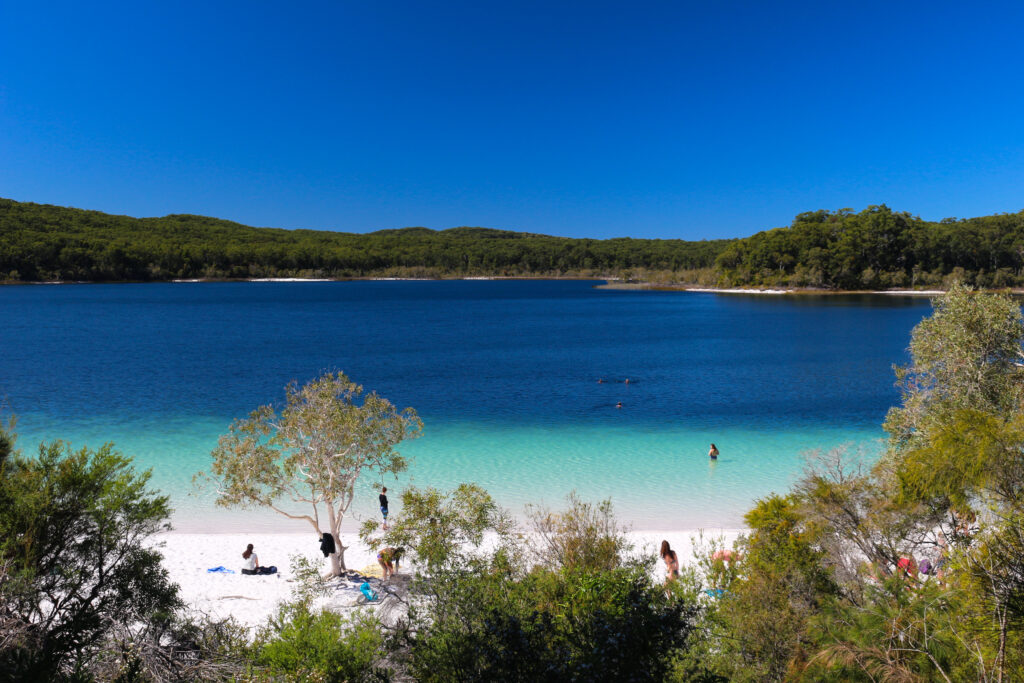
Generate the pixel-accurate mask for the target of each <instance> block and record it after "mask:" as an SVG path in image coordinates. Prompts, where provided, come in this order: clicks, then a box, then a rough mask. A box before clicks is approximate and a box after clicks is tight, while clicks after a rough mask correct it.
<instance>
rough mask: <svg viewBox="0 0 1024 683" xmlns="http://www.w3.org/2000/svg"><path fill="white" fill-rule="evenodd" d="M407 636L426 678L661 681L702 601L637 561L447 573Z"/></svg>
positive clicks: (415, 667) (416, 668) (413, 664)
mask: <svg viewBox="0 0 1024 683" xmlns="http://www.w3.org/2000/svg"><path fill="white" fill-rule="evenodd" d="M439 581H440V582H441V583H440V585H439V586H438V587H437V589H436V590H437V593H436V595H437V600H436V602H434V603H433V604H432V607H431V609H429V610H428V612H427V614H425V615H423V621H422V623H421V624H419V628H418V629H417V631H416V632H415V633H414V635H411V636H409V638H410V643H409V653H410V654H409V668H410V672H411V673H412V674H413V676H414V677H415V679H416V680H420V681H452V680H460V681H493V680H503V681H565V680H569V681H577V680H578V681H582V680H595V679H601V680H621V681H661V680H664V677H665V675H666V674H667V672H668V670H669V667H670V666H671V664H672V660H673V657H674V656H675V655H676V654H677V652H678V651H679V650H681V649H683V648H684V647H685V645H686V641H687V638H688V636H689V633H690V631H691V630H692V626H691V620H692V619H693V617H694V615H695V610H694V609H693V608H692V607H691V606H690V605H688V604H687V603H684V602H683V601H681V600H677V599H675V598H673V597H670V596H668V595H667V594H666V592H665V591H664V589H663V588H662V587H660V586H655V585H652V583H651V578H650V575H649V574H648V573H647V572H645V571H643V570H642V569H639V568H617V569H612V570H603V571H583V570H568V569H563V570H558V571H553V570H549V569H537V570H535V571H533V572H530V573H529V574H527V575H526V576H523V577H521V578H515V577H513V576H512V575H510V574H507V573H503V572H500V571H491V572H479V573H459V574H455V573H452V574H447V575H445V576H444V577H440V578H439Z"/></svg>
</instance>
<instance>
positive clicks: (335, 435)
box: [197, 372, 423, 573]
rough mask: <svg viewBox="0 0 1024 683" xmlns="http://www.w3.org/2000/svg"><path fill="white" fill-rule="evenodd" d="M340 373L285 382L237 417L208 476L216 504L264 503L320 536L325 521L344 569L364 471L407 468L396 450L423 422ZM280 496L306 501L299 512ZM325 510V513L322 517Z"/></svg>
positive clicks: (336, 565)
mask: <svg viewBox="0 0 1024 683" xmlns="http://www.w3.org/2000/svg"><path fill="white" fill-rule="evenodd" d="M362 394H363V388H362V387H361V386H360V385H358V384H356V383H354V382H352V381H351V380H349V378H348V377H346V376H345V375H344V374H342V373H340V372H339V373H325V374H324V375H322V376H321V377H319V378H317V379H315V380H312V381H311V382H309V383H308V384H306V385H305V386H302V387H299V386H298V384H297V383H295V382H292V383H291V384H289V385H288V386H287V387H285V396H286V403H285V406H284V407H283V408H281V410H280V412H278V411H277V410H275V408H274V407H273V406H269V405H267V406H262V407H260V408H257V409H256V410H254V411H253V412H252V413H250V414H249V417H247V418H245V419H243V420H236V421H235V422H234V423H233V424H232V425H231V430H230V431H229V432H228V433H227V434H225V435H223V436H221V437H220V440H219V442H218V445H217V448H216V449H215V450H214V451H213V453H212V457H213V464H212V467H211V473H210V474H209V475H206V474H199V475H197V478H198V479H199V480H204V479H205V480H213V482H214V483H215V484H216V486H217V504H218V505H222V506H225V507H242V508H251V507H267V508H270V509H272V510H274V511H275V512H278V513H279V514H282V515H284V516H285V517H289V518H291V519H297V520H304V521H306V522H308V523H309V524H310V525H311V526H312V527H313V529H315V530H316V533H317V534H320V533H321V521H324V522H326V524H327V527H328V529H329V530H330V532H331V533H332V534H333V535H334V538H335V540H336V541H337V546H338V552H337V553H334V554H332V555H331V561H332V570H333V571H334V572H335V573H338V572H339V571H340V570H341V569H343V568H344V566H345V564H344V551H345V547H344V546H342V545H341V542H340V539H341V533H340V532H341V523H342V520H343V519H344V516H345V514H346V512H347V511H348V509H349V506H350V505H351V504H352V499H353V496H354V495H355V484H356V481H357V480H358V479H359V477H360V475H361V474H362V473H363V472H364V471H370V472H375V473H378V474H380V475H384V474H397V473H399V472H403V471H405V469H406V468H407V467H408V462H407V461H406V459H405V458H403V457H402V455H401V454H400V453H399V452H398V451H397V450H395V446H397V445H398V444H399V443H400V442H401V441H403V440H405V439H412V438H416V437H417V436H419V435H420V433H421V432H422V428H423V423H422V422H421V421H420V419H419V417H417V415H416V411H414V410H413V409H412V408H406V409H405V410H403V411H399V410H398V409H397V408H395V406H394V405H392V404H391V402H390V401H388V400H387V399H385V398H382V397H381V396H378V395H377V393H376V392H371V393H370V394H368V395H366V396H365V397H363V398H362V401H361V402H359V398H360V397H361V396H362ZM282 500H288V501H292V502H294V503H298V504H300V505H303V506H308V508H307V509H308V512H305V513H296V512H294V511H289V510H288V509H285V508H284V507H282ZM321 511H323V512H324V513H326V519H323V520H322V518H321V516H320V515H321Z"/></svg>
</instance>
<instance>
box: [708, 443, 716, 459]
mask: <svg viewBox="0 0 1024 683" xmlns="http://www.w3.org/2000/svg"><path fill="white" fill-rule="evenodd" d="M708 457H709V458H711V459H712V460H718V446H716V445H715V444H711V449H710V450H709V451H708Z"/></svg>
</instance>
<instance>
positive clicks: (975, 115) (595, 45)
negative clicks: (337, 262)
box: [0, 0, 1024, 239]
mask: <svg viewBox="0 0 1024 683" xmlns="http://www.w3.org/2000/svg"><path fill="white" fill-rule="evenodd" d="M1021 26H1024V4H1022V3H1006V4H999V3H988V4H984V5H979V6H977V7H969V5H968V4H967V3H951V2H950V3H946V2H929V3H894V2H887V3H863V2H861V3H831V2H820V1H819V2H813V3H806V4H803V3H768V2H758V3H736V2H724V1H718V2H702V3H683V2H651V3H602V2H597V1H591V2H579V3H575V2H573V3H569V2H562V3H559V2H553V1H551V0H548V1H547V2H521V3H488V2H479V1H477V2H435V3H426V2H421V3H406V2H360V3H354V2H352V3H349V2H302V3H281V2H275V3H263V2H252V1H250V2H244V3H243V2H210V1H209V0H207V1H206V2H190V1H187V0H182V1H179V2H174V3H169V2H168V3H158V2H139V1H138V0H135V1H134V2H131V3H116V2H107V3H102V2H101V3H98V4H93V3H81V2H76V3H64V2H48V3H30V2H7V3H2V4H0V196H4V197H10V198H13V199H18V200H22V201H34V202H42V203H51V204H61V205H70V206H78V207H82V208H90V209H97V210H101V211H107V212H112V213H123V214H129V215H135V216H155V215H164V214H168V213H198V214H205V215H212V216H218V217H223V218H229V219H233V220H237V221H240V222H243V223H247V224H250V225H266V226H276V227H286V228H298V227H304V228H322V229H336V230H346V231H355V232H364V231H369V230H376V229H380V228H393V227H402V226H410V225H423V226H427V227H431V228H446V227H452V226H457V225H483V226H490V227H498V228H507V229H513V230H524V231H530V232H541V233H548V234H556V235H567V236H589V237H613V236H634V237H680V238H685V239H701V238H713V237H734V236H744V235H749V234H751V233H753V232H756V231H758V230H761V229H766V228H770V227H775V226H779V225H786V224H788V223H789V222H790V220H791V219H792V217H793V216H794V215H795V214H796V213H799V212H802V211H808V210H813V209H818V208H833V209H834V208H841V207H853V208H856V209H861V208H863V207H865V206H867V205H869V204H879V203H886V204H889V205H890V206H892V207H893V208H896V209H900V210H906V211H911V212H913V213H916V214H919V215H921V216H922V217H924V218H928V219H935V220H938V219H940V218H943V217H947V216H960V217H964V216H972V215H982V214H989V213H997V212H1011V211H1014V212H1015V211H1019V210H1021V209H1024V192H1022V190H1024V56H1022V54H1024V51H1022V50H1021V49H1020V45H1021V38H1020V28H1021Z"/></svg>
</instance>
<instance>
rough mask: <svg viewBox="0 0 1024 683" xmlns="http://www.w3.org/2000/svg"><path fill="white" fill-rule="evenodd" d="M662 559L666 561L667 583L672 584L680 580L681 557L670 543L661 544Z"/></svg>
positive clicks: (663, 542)
mask: <svg viewBox="0 0 1024 683" xmlns="http://www.w3.org/2000/svg"><path fill="white" fill-rule="evenodd" d="M661 559H663V560H664V561H665V583H670V582H672V581H674V580H675V579H678V578H679V557H677V556H676V551H675V550H672V548H671V546H669V544H668V541H662V542H661Z"/></svg>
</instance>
